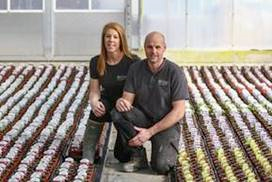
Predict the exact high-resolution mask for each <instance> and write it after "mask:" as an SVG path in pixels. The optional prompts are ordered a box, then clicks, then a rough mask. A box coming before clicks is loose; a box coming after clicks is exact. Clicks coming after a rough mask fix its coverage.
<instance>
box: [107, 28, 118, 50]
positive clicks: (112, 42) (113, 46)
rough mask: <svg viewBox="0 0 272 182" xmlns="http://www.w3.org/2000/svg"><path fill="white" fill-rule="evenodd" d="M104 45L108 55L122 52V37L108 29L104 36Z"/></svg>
mask: <svg viewBox="0 0 272 182" xmlns="http://www.w3.org/2000/svg"><path fill="white" fill-rule="evenodd" d="M104 45H105V48H106V51H107V52H108V53H113V52H116V51H119V50H120V37H119V34H118V32H117V31H115V30H114V29H108V30H107V31H106V34H105V36H104Z"/></svg>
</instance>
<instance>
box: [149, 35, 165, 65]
mask: <svg viewBox="0 0 272 182" xmlns="http://www.w3.org/2000/svg"><path fill="white" fill-rule="evenodd" d="M165 49H166V48H165V43H164V41H163V39H162V37H161V36H160V35H156V34H155V35H152V36H150V37H149V38H148V39H147V40H146V42H145V54H146V57H147V58H148V60H149V61H150V63H153V64H154V63H159V62H160V61H162V60H163V54H164V52H165Z"/></svg>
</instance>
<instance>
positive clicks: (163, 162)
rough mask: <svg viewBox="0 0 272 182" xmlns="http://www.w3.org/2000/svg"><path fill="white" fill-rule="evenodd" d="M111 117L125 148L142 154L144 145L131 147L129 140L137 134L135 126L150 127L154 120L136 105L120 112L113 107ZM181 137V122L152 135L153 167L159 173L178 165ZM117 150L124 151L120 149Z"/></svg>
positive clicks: (130, 151) (133, 152) (132, 152)
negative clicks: (127, 110) (129, 109)
mask: <svg viewBox="0 0 272 182" xmlns="http://www.w3.org/2000/svg"><path fill="white" fill-rule="evenodd" d="M111 117H112V121H113V123H114V126H115V127H116V129H117V131H118V134H119V135H120V139H121V140H120V141H119V142H122V144H121V146H122V147H123V150H124V151H128V152H129V154H130V155H138V154H139V155H140V152H141V151H142V148H143V147H130V146H128V141H129V140H130V139H131V138H133V137H134V136H135V135H136V134H137V131H136V130H135V129H134V126H137V127H142V128H149V127H151V126H152V125H153V123H152V120H151V119H150V118H148V117H147V116H146V115H145V114H144V113H143V112H141V111H140V110H139V109H137V108H135V107H134V108H133V109H132V110H131V111H129V112H118V111H116V110H115V109H113V110H112V111H111ZM179 139H180V125H179V123H177V124H175V125H174V126H172V127H170V128H168V129H166V130H164V131H162V132H160V133H158V134H156V135H154V136H153V137H151V139H150V140H151V145H152V153H151V167H152V169H153V170H154V171H156V172H158V173H159V174H166V173H168V172H169V170H170V169H171V168H173V167H174V166H175V165H176V161H177V154H178V146H179ZM115 152H117V153H119V152H120V153H122V151H119V150H117V151H115ZM116 155H117V154H116ZM126 157H127V158H129V157H131V156H126Z"/></svg>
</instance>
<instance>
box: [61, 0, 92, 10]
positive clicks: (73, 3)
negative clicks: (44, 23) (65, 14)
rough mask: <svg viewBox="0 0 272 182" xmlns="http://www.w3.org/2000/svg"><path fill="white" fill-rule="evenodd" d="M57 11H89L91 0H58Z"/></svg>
mask: <svg viewBox="0 0 272 182" xmlns="http://www.w3.org/2000/svg"><path fill="white" fill-rule="evenodd" d="M56 9H62V10H64V9H70V10H88V9H89V0H56Z"/></svg>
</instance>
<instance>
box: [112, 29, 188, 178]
mask: <svg viewBox="0 0 272 182" xmlns="http://www.w3.org/2000/svg"><path fill="white" fill-rule="evenodd" d="M144 49H145V54H146V57H147V59H145V60H143V61H140V62H138V63H135V64H134V65H132V66H131V67H130V70H129V73H128V76H127V80H126V84H125V87H124V92H123V96H122V97H121V98H120V99H118V100H117V102H116V110H113V111H112V112H111V116H112V120H113V123H114V125H115V127H116V129H117V130H118V132H119V133H120V135H121V138H122V145H123V146H124V147H123V148H124V149H125V150H126V151H129V152H127V153H130V154H131V156H130V159H131V160H130V161H129V162H126V163H124V164H123V169H124V171H126V172H134V171H136V170H139V169H142V168H146V167H148V163H147V159H146V153H145V149H144V147H143V144H144V143H145V142H146V141H148V140H151V144H152V155H151V167H152V169H153V170H154V171H156V172H157V173H159V174H167V173H168V172H169V170H170V169H171V168H172V167H174V166H175V164H176V160H177V158H176V157H177V153H178V144H179V138H180V126H179V121H181V119H182V118H183V116H184V111H185V100H186V99H188V97H189V96H188V89H187V81H186V78H185V75H184V72H183V70H182V69H181V68H180V67H178V66H177V65H176V64H174V63H172V62H170V61H169V60H167V59H166V58H164V52H165V50H166V43H165V38H164V36H163V34H161V33H160V32H151V33H149V34H148V35H147V36H146V39H145V43H144ZM132 104H134V105H132ZM120 152H121V151H120Z"/></svg>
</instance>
